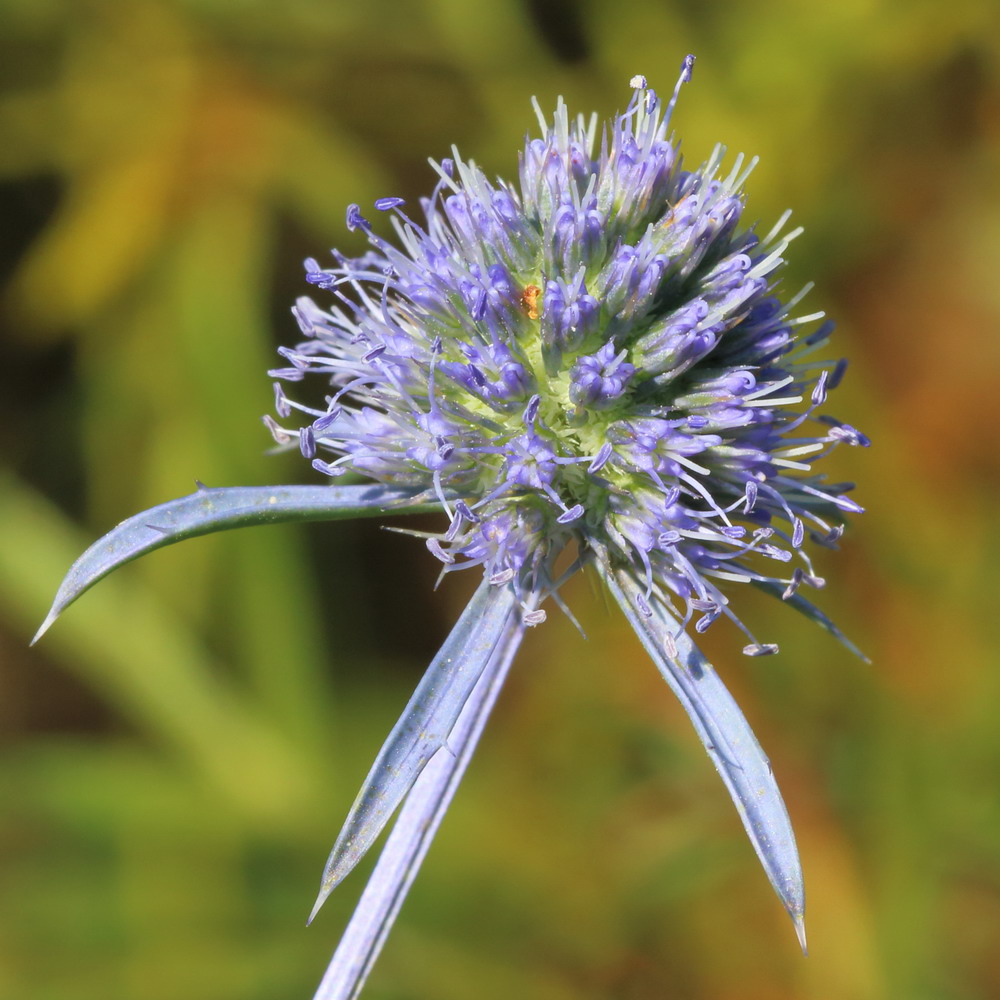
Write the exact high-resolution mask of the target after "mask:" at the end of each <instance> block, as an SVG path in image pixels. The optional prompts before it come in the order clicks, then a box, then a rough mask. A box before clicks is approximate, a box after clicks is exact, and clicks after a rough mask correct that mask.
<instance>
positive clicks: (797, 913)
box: [598, 558, 805, 950]
mask: <svg viewBox="0 0 1000 1000" xmlns="http://www.w3.org/2000/svg"><path fill="white" fill-rule="evenodd" d="M598 565H599V567H600V572H601V574H602V576H603V577H604V580H605V581H606V583H607V585H608V587H609V588H610V589H611V592H612V593H613V594H614V596H615V599H616V600H617V601H618V603H619V605H620V606H621V609H622V611H624V612H625V616H626V617H627V618H628V620H629V622H630V624H631V625H632V628H634V629H635V631H636V634H637V635H638V636H639V639H640V640H641V641H642V644H643V645H644V646H645V647H646V650H647V652H648V653H649V655H650V656H651V657H652V658H653V662H654V663H655V664H656V666H657V667H658V668H659V670H660V673H661V674H663V677H664V679H665V680H666V682H667V683H668V684H669V685H670V687H671V688H672V689H673V692H674V694H676V695H677V697H678V698H679V699H680V702H681V704H682V705H683V706H684V709H685V711H686V712H687V713H688V715H689V716H690V717H691V721H692V722H693V723H694V727H695V729H696V730H697V732H698V735H699V736H700V737H701V741H702V743H704V744H705V749H706V750H708V755H709V757H710V758H711V759H712V763H713V764H715V767H716V769H717V770H718V772H719V774H720V775H721V776H722V780H723V781H724V782H725V783H726V787H727V788H728V789H729V794H730V795H731V796H732V798H733V802H734V803H735V804H736V809H737V810H738V812H739V814H740V818H741V819H742V820H743V825H744V826H745V827H746V831H747V834H748V835H749V837H750V842H751V843H752V844H753V846H754V849H755V850H756V851H757V855H758V857H759V858H760V860H761V864H763V866H764V871H765V872H767V877H768V878H769V879H770V880H771V885H773V886H774V890H775V892H777V894H778V896H779V898H780V899H781V901H782V903H784V905H785V909H787V910H788V913H789V915H790V916H791V918H792V920H793V921H794V923H795V931H796V933H797V934H798V936H799V941H800V942H801V944H802V948H803V950H805V925H804V922H803V914H804V910H805V893H804V890H803V885H802V866H801V864H800V863H799V853H798V849H797V848H796V846H795V835H794V833H793V832H792V824H791V821H790V820H789V818H788V811H787V810H786V809H785V803H784V801H783V800H782V798H781V793H780V792H779V791H778V785H777V782H776V781H775V780H774V775H773V774H772V773H771V765H770V763H769V762H768V759H767V757H766V756H764V751H763V750H762V749H761V747H760V744H759V743H758V742H757V739H756V737H755V736H754V734H753V731H752V730H751V729H750V725H749V723H748V722H747V720H746V719H745V718H744V716H743V713H742V712H741V711H740V709H739V706H738V705H737V704H736V701H735V700H734V699H733V696H732V695H731V694H730V693H729V692H728V691H727V690H726V688H725V686H724V685H723V683H722V681H721V680H720V679H719V676H718V674H716V672H715V670H714V669H713V668H712V665H711V664H710V663H709V662H708V661H707V660H706V659H705V657H704V656H703V655H702V654H701V652H700V651H699V650H698V648H697V647H696V646H695V645H694V643H693V642H692V641H691V639H690V638H689V637H688V635H687V633H686V632H684V630H683V629H682V628H681V626H680V624H679V623H678V621H677V620H676V619H675V618H674V616H673V615H671V614H670V612H669V611H668V610H667V609H666V608H665V607H663V605H662V603H661V602H659V601H658V600H655V598H650V600H649V601H648V603H649V606H650V611H651V612H652V613H651V615H650V616H649V617H646V616H645V615H643V614H642V613H641V612H640V611H639V610H638V603H637V601H638V600H639V599H640V598H643V597H644V596H645V594H644V593H643V592H644V589H645V588H644V587H642V586H641V585H640V584H639V583H637V582H636V580H635V579H634V578H633V577H632V574H631V572H630V570H628V569H624V568H622V569H618V568H613V567H612V566H611V565H610V563H609V561H608V560H607V559H606V558H602V559H601V560H600V562H599V564H598ZM668 635H670V636H672V637H673V641H674V645H675V646H676V649H677V654H676V655H671V653H670V652H669V651H668V647H667V643H666V641H665V640H666V637H667V636H668Z"/></svg>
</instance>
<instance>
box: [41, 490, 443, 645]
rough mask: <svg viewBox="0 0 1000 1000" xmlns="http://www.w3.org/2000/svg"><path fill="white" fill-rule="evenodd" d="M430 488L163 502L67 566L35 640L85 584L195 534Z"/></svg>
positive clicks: (228, 493) (400, 499) (341, 514)
mask: <svg viewBox="0 0 1000 1000" xmlns="http://www.w3.org/2000/svg"><path fill="white" fill-rule="evenodd" d="M438 506H439V503H438V501H437V500H436V499H433V498H431V499H430V500H428V497H427V495H426V494H423V493H418V492H416V491H413V490H405V489H399V488H398V487H390V486H382V485H380V484H375V485H366V486H231V487H220V488H216V489H210V488H208V487H206V486H200V487H199V488H198V491H197V492H196V493H192V494H191V495H190V496H186V497H181V498H180V499H178V500H171V501H169V502H168V503H164V504H160V505H159V506H158V507H153V508H152V509H151V510H147V511H143V512H142V513H141V514H135V515H133V516H132V517H130V518H127V519H126V520H124V521H122V523H121V524H119V525H118V527H117V528H114V529H113V530H111V531H109V532H108V534H106V535H105V536H104V537H103V538H101V539H99V540H98V541H97V542H95V543H94V544H93V545H91V547H90V548H89V549H87V551H86V552H84V554H83V555H82V556H80V558H79V559H77V561H76V562H75V563H74V564H73V565H72V566H71V567H70V570H69V572H68V573H67V574H66V578H65V579H64V580H63V582H62V585H61V586H60V587H59V590H58V592H57V593H56V597H55V600H54V602H53V604H52V609H51V610H50V611H49V613H48V616H47V617H46V619H45V621H44V622H43V623H42V627H41V628H40V629H39V630H38V632H37V633H36V635H35V638H34V639H33V640H32V643H35V642H37V641H38V640H39V639H40V638H41V637H42V635H44V633H45V632H46V630H47V629H48V628H49V626H50V625H51V624H52V623H53V622H54V621H55V620H56V618H57V617H58V616H59V615H60V614H61V613H62V612H63V611H64V610H65V609H66V607H67V606H68V605H70V604H72V603H73V601H75V600H76V599H77V598H78V597H79V596H80V595H81V594H82V593H83V592H84V591H85V590H87V589H88V588H89V587H92V586H93V585H94V584H95V583H97V581H98V580H100V579H101V578H102V577H105V576H107V575H108V573H110V572H111V571H112V570H113V569H116V568H117V567H118V566H121V565H122V564H123V563H126V562H129V561H130V560H132V559H136V558H138V557H139V556H141V555H145V553H147V552H152V551H153V550H154V549H158V548H162V547H163V546H164V545H172V544H173V543H174V542H179V541H182V540H183V539H185V538H194V537H195V536H196V535H207V534H210V533H211V532H213V531H224V530H226V529H228V528H242V527H246V526H247V525H251V524H277V523H280V522H284V521H333V520H338V519H339V520H342V519H344V518H352V517H366V516H369V517H370V516H375V515H378V514H385V513H389V512H393V511H402V510H406V511H409V512H417V511H426V510H436V509H437V508H438Z"/></svg>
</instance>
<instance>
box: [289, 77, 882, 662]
mask: <svg viewBox="0 0 1000 1000" xmlns="http://www.w3.org/2000/svg"><path fill="white" fill-rule="evenodd" d="M690 71H691V60H690V59H688V60H686V61H685V64H684V67H683V71H682V74H681V78H680V80H679V81H678V83H677V87H676V88H675V90H674V93H673V96H672V98H671V100H670V101H669V102H668V103H667V104H666V105H664V104H663V103H662V102H661V100H660V99H659V98H658V96H657V95H656V93H655V92H654V91H653V90H651V89H650V88H649V87H648V86H647V85H646V81H645V79H644V78H642V77H636V78H635V79H633V81H632V85H633V93H632V97H631V100H630V101H629V103H628V106H627V107H626V109H625V111H624V112H622V113H621V114H618V115H616V116H615V117H614V119H613V120H611V121H610V122H608V123H606V124H605V125H604V126H603V127H602V128H600V129H599V128H598V124H597V120H596V116H595V117H592V118H590V119H585V118H584V117H582V116H580V117H577V118H570V116H569V113H568V111H567V108H566V106H565V104H564V103H563V102H562V101H561V100H560V101H559V103H558V104H557V107H556V110H555V114H554V116H553V118H552V120H551V122H549V121H547V120H546V119H545V118H544V117H543V115H542V113H541V111H540V110H539V109H538V106H537V104H536V106H535V107H536V112H537V113H538V118H539V122H540V125H541V133H542V134H541V136H540V137H538V138H529V139H528V140H527V142H526V145H525V148H524V150H523V152H522V153H521V156H520V164H519V172H518V178H517V181H516V183H508V182H506V181H503V180H495V181H491V180H489V179H488V178H487V177H486V175H485V174H484V173H483V172H482V171H481V170H480V169H479V168H478V167H477V166H476V165H475V164H474V163H473V162H472V161H468V160H462V159H461V158H460V157H459V156H458V154H457V152H456V153H455V154H454V155H453V157H452V158H451V159H446V160H443V161H441V162H440V163H434V164H433V166H434V168H435V170H436V171H437V174H438V182H437V186H436V187H435V189H434V191H433V193H432V194H431V196H430V197H429V198H427V199H424V200H423V201H422V202H421V206H420V208H421V211H420V213H419V215H420V216H421V218H420V221H415V220H414V219H413V218H411V217H410V215H408V214H407V213H406V211H405V210H404V206H403V203H402V201H401V199H399V198H384V199H381V200H380V201H378V202H376V203H375V208H376V210H379V211H386V212H391V213H392V225H393V228H394V230H395V240H387V239H385V238H383V237H382V236H380V235H379V234H378V233H377V232H376V230H375V228H374V227H373V226H372V225H371V224H370V223H369V221H368V219H366V218H365V217H364V215H363V214H362V213H361V211H360V209H359V208H358V206H351V207H350V209H349V210H348V213H347V221H348V226H349V228H351V229H359V230H361V231H362V232H364V234H365V235H366V236H367V239H368V242H369V244H370V250H369V251H368V252H367V253H366V254H364V256H362V257H358V258H353V259H352V258H347V257H344V256H342V255H339V254H337V255H335V256H336V260H335V262H334V265H333V266H332V267H326V268H325V267H321V266H320V265H319V264H318V263H316V262H315V261H308V262H307V265H306V266H307V279H308V280H309V281H310V282H311V283H313V284H315V285H317V286H319V287H320V288H322V289H325V290H327V291H328V292H330V293H331V294H332V298H333V302H332V304H331V305H330V306H329V308H326V309H323V308H320V307H319V306H317V305H315V304H314V303H313V302H312V301H311V300H309V299H301V300H300V301H299V302H298V303H297V305H296V307H295V310H294V312H295V315H296V317H297V319H298V322H299V324H300V327H301V329H302V332H303V333H304V335H305V337H306V338H307V339H306V340H305V341H304V342H302V343H300V344H299V345H298V346H297V347H296V348H295V349H294V350H284V351H283V352H282V353H283V355H284V357H285V358H286V359H287V361H288V362H289V365H290V366H289V367H285V368H282V369H279V370H277V371H275V372H274V373H272V374H274V375H275V376H276V377H278V378H279V379H281V380H284V381H300V380H302V379H303V378H304V377H305V376H307V375H310V374H318V375H319V376H321V377H322V378H323V379H325V380H326V383H327V385H328V387H329V389H328V395H327V397H326V406H325V407H324V408H321V409H313V408H310V407H308V406H305V405H302V404H296V403H292V402H290V401H289V400H288V399H287V398H286V396H285V394H284V392H283V391H282V390H281V388H280V386H278V387H277V388H276V393H277V400H278V412H279V415H281V416H285V417H287V416H289V415H290V413H291V411H292V409H293V408H294V409H297V410H298V411H299V412H301V413H305V414H307V415H308V418H309V420H308V422H307V423H306V424H305V425H304V426H301V427H299V428H297V429H291V430H286V429H284V428H279V427H278V426H277V425H276V424H272V427H273V429H274V430H275V433H276V435H278V436H279V440H286V441H287V440H289V438H290V436H292V437H294V436H297V437H298V441H299V444H300V447H301V449H302V452H303V454H304V455H305V456H306V457H307V458H311V459H312V460H313V465H314V466H315V467H316V468H317V469H318V470H319V471H321V472H323V473H324V474H326V475H329V476H331V477H338V476H342V475H344V474H348V473H353V474H356V475H360V476H363V477H365V478H368V479H372V480H376V481H378V482H381V483H385V484H393V485H400V486H408V487H416V488H424V489H426V490H427V491H428V492H430V493H432V494H433V495H434V496H436V497H437V498H438V499H439V502H440V505H441V508H442V510H443V511H444V512H445V513H446V514H447V516H448V527H447V529H446V530H445V531H443V532H442V533H441V534H440V535H437V536H434V537H433V538H430V539H429V540H428V545H429V547H430V548H431V550H432V552H434V554H435V555H436V556H437V557H438V558H439V559H440V560H441V561H442V562H443V563H444V565H445V569H446V570H451V569H456V568H459V567H461V566H470V565H482V566H483V568H484V571H485V573H486V574H487V576H488V577H489V578H490V579H492V580H495V581H497V582H507V581H509V580H511V579H516V580H517V581H518V586H520V587H521V588H522V591H523V592H525V593H528V592H535V593H537V592H539V591H544V590H551V589H554V586H556V585H557V583H558V581H557V580H554V579H553V569H552V568H553V565H554V562H555V559H556V557H557V556H558V554H559V553H560V552H562V551H563V550H564V549H565V548H566V547H567V546H568V545H570V544H571V543H576V545H577V547H578V551H579V553H580V554H581V559H580V561H581V562H585V561H586V553H587V552H588V551H589V550H592V549H595V548H597V547H600V548H601V549H602V551H604V552H606V553H610V554H611V558H612V559H613V560H615V561H616V562H617V563H624V564H627V565H629V566H631V567H633V569H634V572H635V574H636V576H637V578H640V579H641V580H642V581H643V582H644V586H645V594H646V596H647V598H648V597H649V596H650V595H652V594H654V593H655V594H656V596H657V598H658V599H659V600H666V601H669V602H672V603H673V604H674V605H675V606H679V607H680V609H681V611H682V620H683V622H684V623H686V622H688V621H689V620H691V619H692V618H694V619H695V623H696V627H697V629H698V630H699V631H701V630H703V629H704V628H707V627H708V625H710V624H711V623H712V622H713V621H714V620H715V619H716V618H718V617H719V616H720V615H723V614H725V615H727V616H729V617H730V618H732V619H733V620H734V621H737V619H736V618H735V616H734V615H733V614H732V612H731V611H730V610H729V608H728V601H727V598H726V597H725V595H724V594H723V592H722V591H721V589H720V584H721V583H722V582H723V581H756V582H757V583H758V584H761V585H764V586H765V589H769V588H770V589H772V590H774V589H775V588H777V592H778V593H780V594H783V595H784V596H785V597H786V598H788V597H790V596H791V595H792V594H794V592H795V590H796V589H797V588H798V586H799V585H800V584H801V583H803V582H805V583H810V584H812V585H817V586H818V585H820V584H821V583H822V581H820V580H819V579H818V578H817V577H816V575H815V573H814V572H813V570H812V566H811V564H810V561H809V557H808V554H807V553H806V551H805V549H804V546H805V544H806V541H807V539H808V538H811V539H812V540H813V541H815V542H819V543H821V544H831V543H832V542H833V541H835V539H836V538H837V537H838V535H839V532H840V530H841V522H842V520H843V515H844V514H845V513H848V512H856V511H859V510H860V508H859V507H858V506H857V504H855V503H854V502H853V501H852V500H850V499H848V498H847V497H846V496H845V495H844V493H845V491H846V490H847V489H849V485H843V484H842V485H840V486H828V485H825V484H824V482H823V480H822V478H821V477H819V476H817V475H815V474H813V472H812V468H811V465H812V463H813V462H815V461H816V460H817V459H819V458H821V457H822V456H823V455H824V454H826V453H827V452H828V451H829V450H830V449H832V448H833V447H835V446H837V445H838V444H841V443H844V442H846V443H849V444H866V443H867V442H866V440H865V438H864V437H863V435H861V434H860V433H859V432H857V431H856V430H854V429H853V428H851V427H849V426H848V425H845V424H843V423H841V422H840V421H838V420H836V419H834V418H832V417H829V416H826V415H823V414H822V413H821V412H820V410H821V408H822V407H823V405H824V403H825V400H826V394H827V392H828V390H830V389H832V388H833V387H834V386H835V384H836V383H837V381H839V379H840V376H841V375H842V373H843V365H842V364H840V363H834V362H832V361H829V360H825V359H824V358H823V357H822V355H820V354H819V353H818V352H819V351H820V349H821V348H822V346H823V345H824V344H825V342H826V339H827V335H828V333H829V326H828V325H822V326H819V327H818V328H815V323H816V321H817V320H818V319H819V318H820V317H819V316H818V315H814V316H809V317H795V316H794V315H793V311H794V309H795V306H796V305H797V303H798V297H796V298H793V299H791V300H790V301H783V300H782V299H781V298H780V297H779V296H778V294H777V277H778V275H779V273H780V271H781V268H782V267H783V265H784V253H785V250H786V247H787V245H788V243H789V241H790V240H791V239H792V238H793V237H794V236H795V235H796V233H794V232H793V233H788V234H785V235H782V233H781V229H782V225H783V223H784V221H785V219H784V218H783V219H782V220H781V222H780V223H779V224H778V225H777V226H775V227H774V229H772V230H771V231H770V232H769V233H767V234H766V235H765V236H763V237H760V236H758V234H757V233H756V231H755V228H754V226H753V225H745V224H744V223H743V214H744V198H743V192H742V189H743V183H744V181H745V179H746V177H747V175H748V173H749V172H750V169H752V166H753V163H750V164H749V165H746V164H745V163H744V160H743V158H742V157H737V158H736V160H735V163H734V164H733V166H732V167H731V168H730V169H729V170H728V171H725V172H724V171H723V170H722V161H723V154H724V150H723V149H722V148H721V147H719V148H717V149H716V150H715V151H714V152H713V154H712V155H711V156H710V157H709V159H708V161H707V162H706V163H704V164H703V165H701V166H700V167H698V168H697V169H694V170H687V169H685V168H684V166H683V165H682V162H681V157H680V155H679V153H678V149H677V145H676V144H675V143H674V141H673V140H672V137H671V136H670V134H669V133H668V129H669V123H670V116H671V112H672V110H673V107H674V104H675V102H676V99H677V96H678V92H679V89H680V87H681V84H682V83H683V82H685V81H686V80H687V79H689V77H690ZM791 563H796V564H797V565H796V566H795V568H794V569H791V568H790V564H791ZM537 617H539V616H537V615H536V619H537ZM737 623H738V622H737ZM738 624H739V623H738ZM741 627H742V626H741ZM748 637H749V640H750V641H749V645H748V646H747V648H746V650H745V651H746V652H748V653H750V654H759V653H762V652H770V651H772V649H773V647H771V646H768V645H762V644H760V643H757V642H756V640H754V639H753V637H752V636H749V633H748Z"/></svg>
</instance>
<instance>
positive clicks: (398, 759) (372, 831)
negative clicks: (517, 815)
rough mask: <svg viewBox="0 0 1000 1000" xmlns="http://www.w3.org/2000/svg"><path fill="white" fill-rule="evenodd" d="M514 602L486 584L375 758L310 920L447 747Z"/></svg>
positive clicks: (512, 593)
mask: <svg viewBox="0 0 1000 1000" xmlns="http://www.w3.org/2000/svg"><path fill="white" fill-rule="evenodd" d="M516 608H517V591H516V590H515V589H514V588H513V587H512V586H511V585H510V584H506V585H503V586H498V587H494V586H491V585H490V583H489V581H487V580H484V581H483V582H482V584H481V585H480V587H479V589H478V590H477V591H476V593H475V595H474V596H473V598H472V600H471V601H470V602H469V605H468V607H467V608H466V609H465V611H464V613H463V614H462V616H461V618H459V620H458V623H457V624H456V625H455V627H454V629H452V632H451V635H449V636H448V638H447V639H446V640H445V642H444V645H443V646H442V647H441V650H440V652H438V654H437V656H435V657H434V660H433V661H432V662H431V665H430V666H429V667H428V668H427V672H426V673H425V674H424V676H423V679H422V680H421V681H420V683H419V684H418V685H417V689H416V691H414V692H413V697H412V698H411V699H410V701H409V703H408V704H407V706H406V708H405V709H404V710H403V714H402V715H401V716H400V719H399V722H397V723H396V725H395V726H394V727H393V730H392V732H391V733H390V734H389V738H388V739H387V740H386V741H385V743H384V745H383V746H382V749H381V750H380V751H379V754H378V756H377V757H376V758H375V763H374V764H373V765H372V768H371V771H369V773H368V777H367V778H366V779H365V783H364V785H362V787H361V791H360V792H359V793H358V797H357V798H356V799H355V800H354V805H353V806H352V807H351V811H350V814H349V815H348V817H347V820H346V822H345V823H344V828H343V829H342V830H341V832H340V836H339V837H338V838H337V842H336V843H335V844H334V846H333V850H332V851H331V853H330V857H329V859H328V860H327V863H326V869H325V870H324V872H323V881H322V885H321V888H320V893H319V898H318V899H317V900H316V905H315V906H314V907H313V910H312V913H311V914H310V916H309V922H310V923H311V922H312V920H313V917H315V916H316V913H317V911H318V910H319V908H320V906H322V905H323V901H324V900H325V899H326V898H327V896H329V895H330V893H331V892H332V891H333V889H334V888H335V887H336V886H337V884H338V883H339V882H340V881H341V880H342V879H343V878H344V877H345V876H346V875H347V874H348V872H350V871H351V869H352V868H353V867H354V866H355V865H356V864H357V863H358V861H359V860H360V859H361V858H362V857H363V856H364V855H365V853H366V852H367V850H368V848H369V847H371V845H372V843H373V842H374V841H375V839H376V837H378V835H379V833H381V832H382V829H383V827H384V826H385V824H386V823H387V822H388V821H389V817H390V816H391V815H392V814H393V813H394V812H395V810H396V807H397V806H398V805H399V803H400V802H401V801H402V800H403V797H404V796H405V795H406V793H407V792H408V791H409V790H410V786H411V785H412V784H413V782H414V781H416V779H417V777H418V776H419V774H420V772H421V771H422V770H423V769H424V767H425V766H426V765H427V762H428V761H429V760H430V759H431V758H432V757H433V756H434V754H435V753H436V752H437V751H438V750H439V749H440V748H441V747H443V746H444V745H445V743H446V741H447V740H448V734H449V733H450V732H451V731H452V729H453V728H454V726H455V722H456V720H457V719H458V716H459V713H460V712H461V711H462V709H463V707H464V706H465V703H466V702H467V701H468V700H469V695H470V694H471V693H472V689H473V688H474V687H475V685H476V682H477V681H478V680H479V678H480V676H481V675H482V673H483V671H484V670H485V669H486V665H487V664H488V663H489V661H490V658H491V657H492V656H493V651H494V649H495V648H496V646H497V643H499V642H500V639H501V637H502V636H503V635H504V634H505V632H506V631H507V630H508V625H509V622H510V620H511V617H512V615H514V613H515V609H516Z"/></svg>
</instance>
